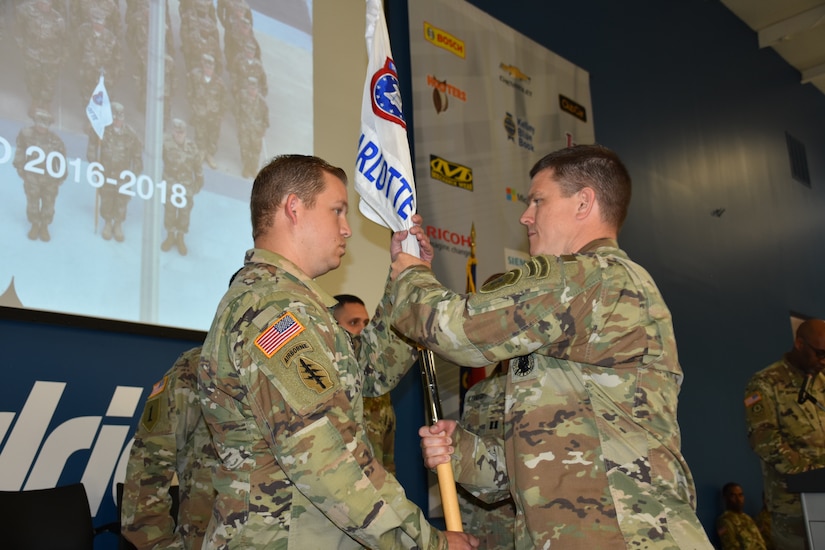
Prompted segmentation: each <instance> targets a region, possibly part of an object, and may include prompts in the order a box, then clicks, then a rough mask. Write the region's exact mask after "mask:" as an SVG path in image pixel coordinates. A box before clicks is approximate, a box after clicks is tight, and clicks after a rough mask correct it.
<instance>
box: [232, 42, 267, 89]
mask: <svg viewBox="0 0 825 550" xmlns="http://www.w3.org/2000/svg"><path fill="white" fill-rule="evenodd" d="M228 68H229V72H230V75H231V78H232V90H233V93H235V94H239V93H241V92H242V91H243V88H244V85H245V83H246V82H247V81H248V80H249V77H250V76H251V77H254V78H257V79H258V93H260V95H261V96H262V97H266V96H267V94H268V93H269V85H268V84H267V79H266V70H265V69H264V65H263V63H261V60H260V58H259V57H256V56H255V44H254V43H252V42H247V43H246V45H245V46H244V48H243V51H241V53H239V54H238V55H237V56H235V59H234V61H233V62H232V64H230V65H229V67H228Z"/></svg>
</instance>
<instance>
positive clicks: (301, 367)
mask: <svg viewBox="0 0 825 550" xmlns="http://www.w3.org/2000/svg"><path fill="white" fill-rule="evenodd" d="M290 366H291V367H295V369H296V371H297V374H298V378H300V379H301V382H303V383H304V386H306V387H307V388H309V389H310V390H312V391H314V392H315V393H318V394H321V393H324V392H326V391H327V390H329V389H331V388H332V386H333V382H332V380H331V379H330V377H329V373H328V372H327V369H325V368H324V367H322V366H321V364H320V363H316V362H315V361H313V360H312V359H309V358H308V357H304V356H300V357H297V358H296V359H295V360H294V361H293V362H292V364H291V365H290Z"/></svg>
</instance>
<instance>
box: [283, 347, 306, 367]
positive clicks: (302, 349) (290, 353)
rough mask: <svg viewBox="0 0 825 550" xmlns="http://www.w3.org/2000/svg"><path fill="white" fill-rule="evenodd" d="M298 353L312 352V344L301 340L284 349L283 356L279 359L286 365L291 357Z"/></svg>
mask: <svg viewBox="0 0 825 550" xmlns="http://www.w3.org/2000/svg"><path fill="white" fill-rule="evenodd" d="M299 353H312V346H311V345H309V342H307V341H306V340H302V341H300V342H298V343H296V344H295V345H294V346H292V347H291V348H289V349H288V350H286V351H285V352H284V355H283V357H281V360H282V361H283V362H284V366H285V367H288V366H289V362H290V361H291V360H292V358H293V357H295V356H296V355H298V354H299Z"/></svg>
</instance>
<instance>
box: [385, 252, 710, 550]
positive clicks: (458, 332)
mask: <svg viewBox="0 0 825 550" xmlns="http://www.w3.org/2000/svg"><path fill="white" fill-rule="evenodd" d="M392 290H393V291H394V292H393V296H395V300H394V304H395V306H394V307H395V309H394V310H393V311H392V312H391V321H392V324H393V325H394V326H395V327H396V328H397V329H399V330H400V331H401V332H402V333H403V334H406V335H407V336H410V337H411V338H413V339H414V340H415V341H417V342H419V343H420V344H421V345H423V346H425V347H428V348H430V349H432V350H433V351H434V352H435V353H437V354H439V355H441V356H443V357H445V358H446V359H448V360H450V361H452V362H453V363H456V364H459V365H468V366H483V365H487V364H490V363H494V362H498V361H500V360H502V359H507V358H514V359H512V360H511V361H510V366H509V373H508V375H507V390H506V401H505V439H504V445H503V448H502V445H497V444H496V443H495V440H492V439H490V438H477V437H475V436H473V434H471V433H469V432H467V431H465V430H463V429H461V428H459V429H457V430H456V432H455V433H454V435H453V440H454V446H455V447H456V452H455V454H454V455H453V468H454V470H455V474H456V479H457V481H459V482H461V483H463V484H464V486H465V488H467V489H468V490H470V491H471V492H472V493H473V494H475V495H477V496H480V497H482V498H483V499H484V500H487V501H489V502H493V501H496V500H500V499H502V498H504V497H506V495H507V492H508V489H509V492H510V493H511V494H512V496H513V499H514V501H515V503H516V509H517V511H518V514H517V516H516V527H515V536H516V547H517V548H520V549H527V548H530V549H534V548H548V547H550V546H551V544H552V547H553V548H556V547H558V548H564V549H565V550H570V549H579V548H581V549H585V548H586V549H588V550H589V549H592V548H625V547H627V548H647V549H665V548H667V549H672V548H690V549H697V548H701V549H710V548H711V545H710V542H709V541H708V539H707V535H706V534H705V532H704V529H703V528H702V526H701V525H700V523H699V521H698V518H697V517H696V514H695V491H694V486H693V479H692V477H691V474H690V471H689V469H688V466H687V464H686V463H685V460H684V458H683V457H682V455H681V452H680V433H679V427H678V424H677V421H676V405H677V396H678V393H679V387H680V384H681V381H682V369H681V367H680V366H679V362H678V359H677V354H676V341H675V338H674V335H673V325H672V322H671V317H670V312H669V311H668V309H667V306H666V305H665V303H664V300H663V299H662V297H661V295H660V294H659V291H658V289H657V288H656V285H655V284H654V282H653V281H652V280H651V278H650V276H649V275H648V274H647V272H645V270H644V269H643V268H641V267H640V266H638V265H637V264H635V263H633V262H632V261H631V260H629V259H628V257H627V255H626V254H625V253H624V252H623V251H622V250H620V249H619V248H618V245H617V244H616V242H615V241H614V240H610V239H602V240H597V241H594V242H592V243H590V244H588V245H587V246H585V247H584V248H583V249H582V250H581V251H580V252H578V253H577V254H570V255H564V256H561V257H557V256H535V257H533V258H532V259H531V260H530V261H528V262H527V263H526V264H525V265H524V266H523V267H522V268H520V269H515V270H513V271H510V272H509V273H507V274H505V275H503V276H502V277H500V278H498V279H495V280H493V281H491V282H490V283H488V284H487V285H485V286H484V287H483V288H482V291H481V292H480V293H477V294H472V295H468V296H462V295H457V294H455V293H453V292H450V291H449V290H448V289H446V288H444V287H443V286H441V285H440V284H438V283H437V281H436V280H435V278H434V276H433V274H432V273H431V272H430V271H429V270H427V269H424V268H421V267H416V268H413V269H409V270H406V271H404V272H403V273H402V274H401V275H400V276H399V277H398V279H397V280H396V282H395V286H394V287H393V288H392Z"/></svg>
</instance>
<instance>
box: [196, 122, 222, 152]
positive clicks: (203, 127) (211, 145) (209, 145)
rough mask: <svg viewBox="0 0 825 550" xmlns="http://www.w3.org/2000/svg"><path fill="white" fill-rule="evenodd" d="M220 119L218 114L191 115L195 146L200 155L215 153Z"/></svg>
mask: <svg viewBox="0 0 825 550" xmlns="http://www.w3.org/2000/svg"><path fill="white" fill-rule="evenodd" d="M221 118H222V117H221V113H220V112H214V113H206V114H204V115H192V120H191V123H192V126H194V127H195V144H197V146H198V149H199V150H200V151H201V152H202V153H205V154H207V155H214V154H215V153H216V152H217V150H218V136H220V133H221Z"/></svg>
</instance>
